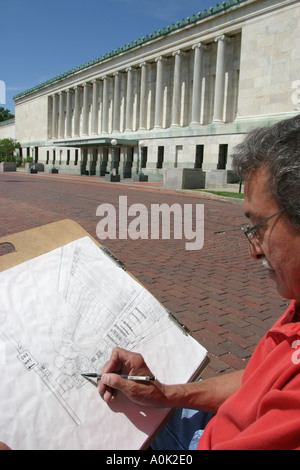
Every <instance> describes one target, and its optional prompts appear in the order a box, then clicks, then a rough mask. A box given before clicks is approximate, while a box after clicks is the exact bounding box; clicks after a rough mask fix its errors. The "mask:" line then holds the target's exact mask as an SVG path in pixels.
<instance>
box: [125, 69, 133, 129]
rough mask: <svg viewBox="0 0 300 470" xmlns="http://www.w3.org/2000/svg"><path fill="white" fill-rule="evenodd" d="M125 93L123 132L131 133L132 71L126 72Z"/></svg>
mask: <svg viewBox="0 0 300 470" xmlns="http://www.w3.org/2000/svg"><path fill="white" fill-rule="evenodd" d="M126 72H127V91H126V124H125V131H132V112H133V83H132V82H133V69H132V67H129V68H128V69H127V70H126Z"/></svg>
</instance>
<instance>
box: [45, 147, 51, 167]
mask: <svg viewBox="0 0 300 470" xmlns="http://www.w3.org/2000/svg"><path fill="white" fill-rule="evenodd" d="M49 158H50V156H49V150H47V159H46V165H48V164H49Z"/></svg>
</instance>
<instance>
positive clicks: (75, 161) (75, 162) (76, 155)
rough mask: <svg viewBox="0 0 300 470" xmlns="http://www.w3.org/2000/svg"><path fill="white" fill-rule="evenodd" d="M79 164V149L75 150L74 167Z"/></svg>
mask: <svg viewBox="0 0 300 470" xmlns="http://www.w3.org/2000/svg"><path fill="white" fill-rule="evenodd" d="M77 164H78V149H76V150H75V160H74V165H77Z"/></svg>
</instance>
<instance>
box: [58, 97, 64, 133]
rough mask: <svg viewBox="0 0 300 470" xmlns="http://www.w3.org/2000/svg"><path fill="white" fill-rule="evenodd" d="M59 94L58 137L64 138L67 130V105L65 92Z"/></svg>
mask: <svg viewBox="0 0 300 470" xmlns="http://www.w3.org/2000/svg"><path fill="white" fill-rule="evenodd" d="M58 96H59V114H58V138H59V139H63V138H64V131H65V107H64V93H63V92H62V91H60V92H59V93H58Z"/></svg>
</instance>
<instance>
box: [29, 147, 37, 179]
mask: <svg viewBox="0 0 300 470" xmlns="http://www.w3.org/2000/svg"><path fill="white" fill-rule="evenodd" d="M30 150H31V155H32V157H31V158H32V162H31V165H30V170H29V171H30V173H37V168H36V167H35V161H34V147H30Z"/></svg>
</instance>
